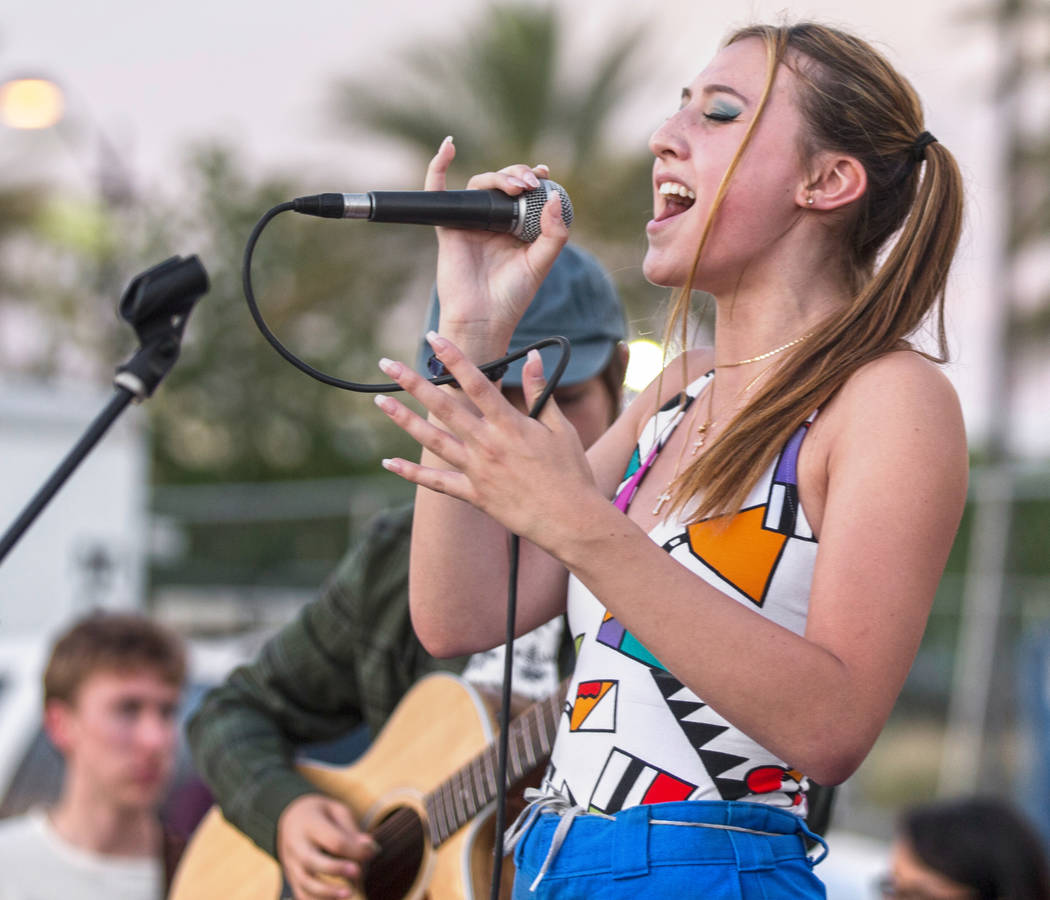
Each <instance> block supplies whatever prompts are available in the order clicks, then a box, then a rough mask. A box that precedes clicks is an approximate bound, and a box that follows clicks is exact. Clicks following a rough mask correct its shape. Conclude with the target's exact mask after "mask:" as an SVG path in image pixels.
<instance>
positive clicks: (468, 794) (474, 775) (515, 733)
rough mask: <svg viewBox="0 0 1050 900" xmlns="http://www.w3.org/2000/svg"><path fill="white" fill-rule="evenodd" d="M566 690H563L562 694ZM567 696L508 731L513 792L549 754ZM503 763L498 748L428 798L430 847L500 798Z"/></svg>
mask: <svg viewBox="0 0 1050 900" xmlns="http://www.w3.org/2000/svg"><path fill="white" fill-rule="evenodd" d="M564 687H565V686H564V685H562V688H564ZM563 693H564V691H563V690H559V691H557V692H556V693H554V694H552V695H551V696H550V697H548V698H547V699H545V700H540V701H538V702H537V703H534V704H532V706H530V707H529V708H528V709H526V710H525V711H524V712H523V713H522V714H521V715H519V716H517V717H516V718H515V719H513V720H512V721H511V723H510V725H509V727H508V729H507V734H508V745H507V784H506V785H505V788H510V787H513V786H514V785H515V784H517V782H518V781H520V780H521V779H522V778H523V777H524V776H525V775H527V774H528V773H529V772H531V771H533V770H534V769H535V768H536V767H537V766H538V765H539V764H540V763H541V762H542V761H543V760H544V759H546V758H547V757H548V756H549V755H550V752H551V747H552V746H553V744H554V735H555V733H556V732H557V730H558V717H559V715H560V712H561V706H562V694H563ZM498 776H499V757H498V749H497V745H496V744H495V743H492V744H490V745H489V746H488V748H487V749H485V750H484V751H482V752H481V753H480V754H479V755H478V756H476V757H474V759H472V760H471V761H470V762H469V763H467V764H466V765H465V766H463V767H462V768H461V769H459V770H458V771H456V772H454V773H453V774H452V776H451V777H450V778H448V779H447V780H446V781H445V782H444V783H443V784H441V785H440V786H439V787H437V788H436V789H435V790H434V791H432V792H431V793H429V794H427V796H426V797H425V798H424V803H425V805H426V811H427V820H428V824H429V829H430V842H431V845H432V846H434V847H437V846H438V845H440V844H441V843H442V842H444V841H445V840H446V839H447V838H448V837H450V836H451V835H452V834H454V833H455V832H456V831H458V830H459V829H460V828H461V827H462V826H463V825H465V824H466V823H467V822H469V821H470V820H471V819H473V818H474V817H475V816H476V815H477V814H478V813H479V812H481V810H482V809H484V808H485V807H486V806H487V805H488V804H489V803H491V802H492V801H493V800H494V799H495V798H496V780H497V778H498Z"/></svg>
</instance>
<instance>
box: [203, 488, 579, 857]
mask: <svg viewBox="0 0 1050 900" xmlns="http://www.w3.org/2000/svg"><path fill="white" fill-rule="evenodd" d="M411 529H412V506H411V504H408V505H405V506H401V507H397V508H396V509H393V510H390V511H389V512H386V513H383V514H381V515H380V516H379V517H378V518H377V519H376V520H374V521H373V522H372V524H371V525H370V526H369V529H368V531H367V533H366V535H365V537H364V539H363V540H362V541H361V542H360V543H359V544H357V545H356V546H355V547H354V548H353V549H352V550H351V551H350V552H349V553H348V554H347V555H346V556H345V557H344V558H343V560H342V561H341V563H340V564H339V566H338V567H337V569H336V570H335V572H334V574H333V575H332V576H331V578H330V579H329V580H328V582H327V583H326V584H325V586H324V588H323V589H322V593H321V596H320V597H318V598H317V599H316V600H314V601H312V602H311V603H309V604H307V605H306V606H305V607H304V608H303V609H302V611H301V612H300V613H299V615H298V616H297V617H296V618H295V619H294V620H293V621H292V622H290V623H289V624H288V625H286V626H285V627H284V628H282V629H281V630H280V631H279V632H278V633H277V634H276V635H275V636H274V637H273V638H271V639H270V640H269V641H268V642H267V643H266V644H265V646H264V647H263V648H262V650H261V651H260V653H259V656H258V658H257V659H256V660H255V661H254V662H252V663H251V664H249V665H245V666H240V667H239V668H237V669H235V670H234V671H233V673H231V675H230V676H229V678H228V679H227V680H226V682H225V683H224V684H222V685H220V686H218V687H216V688H214V689H213V690H211V691H210V692H208V694H206V695H205V697H204V699H203V701H202V702H201V704H200V706H199V707H198V709H197V711H196V712H195V713H194V714H193V716H192V717H191V718H190V721H189V723H188V726H187V733H188V737H189V741H190V747H191V749H192V751H193V757H194V761H195V763H196V766H197V770H198V772H199V773H200V774H201V777H202V778H203V779H204V781H205V782H206V783H207V785H208V787H209V788H210V789H211V792H212V795H213V796H214V797H215V800H216V802H217V803H218V804H219V806H220V807H221V808H222V811H223V814H224V815H225V816H226V818H227V819H228V820H229V821H230V822H231V823H232V824H233V825H235V826H236V827H237V828H239V829H240V830H241V831H243V832H244V833H245V834H246V835H248V837H250V838H251V839H252V840H253V841H254V842H255V843H256V844H258V845H259V846H260V847H261V848H262V849H263V850H265V851H266V852H267V853H269V854H270V855H271V856H274V857H276V855H277V854H276V844H277V820H278V818H279V817H280V815H281V813H282V812H283V811H284V808H285V807H286V806H287V805H288V804H289V803H291V802H292V801H293V800H295V799H296V798H297V797H299V796H302V795H303V794H309V793H315V792H316V791H317V788H316V787H314V786H313V785H312V784H311V783H310V782H309V781H307V780H306V779H305V778H303V777H302V776H301V775H299V774H298V773H297V772H296V771H295V769H294V766H293V764H294V760H295V757H296V750H297V748H298V747H299V746H301V745H303V744H310V743H315V742H318V741H327V740H331V739H333V738H336V737H339V736H340V735H343V734H346V733H347V732H348V731H351V730H352V729H354V728H356V727H357V726H359V725H360V724H362V723H365V724H367V725H368V727H369V729H370V730H371V732H372V733H373V734H376V733H378V732H379V730H380V729H381V728H382V727H383V724H384V723H385V722H386V720H387V718H388V717H389V716H390V713H391V712H393V710H394V707H395V706H397V704H398V702H399V701H400V700H401V698H402V697H403V696H404V695H405V694H406V693H407V692H408V690H409V688H411V687H412V685H413V684H415V682H416V681H418V680H419V679H420V678H421V677H423V676H424V675H427V674H429V673H431V672H436V671H446V672H454V673H457V674H458V673H459V672H461V671H462V670H463V668H464V666H465V665H466V663H467V659H468V657H465V656H463V657H456V658H453V659H434V658H433V657H432V656H430V655H429V654H428V653H427V652H426V651H425V650H424V649H423V646H422V644H420V642H419V640H418V638H416V635H415V632H414V631H413V630H412V623H411V621H410V618H409V612H408V556H409V544H410V537H411ZM572 657H573V654H572V645H571V641H569V640H568V636H567V635H566V639H565V640H564V641H563V645H562V652H561V655H560V658H559V668H560V669H561V671H562V673H563V674H565V673H567V672H568V671H569V669H570V668H571V665H572Z"/></svg>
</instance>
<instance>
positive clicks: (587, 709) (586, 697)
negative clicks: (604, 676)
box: [569, 681, 616, 731]
mask: <svg viewBox="0 0 1050 900" xmlns="http://www.w3.org/2000/svg"><path fill="white" fill-rule="evenodd" d="M615 686H616V682H615V681H584V682H581V683H580V684H579V686H578V687H577V688H576V702H575V703H574V704H573V707H572V715H571V716H570V718H569V730H570V731H577V730H579V728H580V726H581V725H582V724H583V722H584V720H585V719H586V718H587V717H588V716H589V715H590V714H591V712H592V711H593V710H594V707H595V706H597V705H598V703H599V702H600V701H601V699H602V698H603V697H604V696H605V695H606V694H607V693H609V691H610V690H611V689H612V688H614V687H615Z"/></svg>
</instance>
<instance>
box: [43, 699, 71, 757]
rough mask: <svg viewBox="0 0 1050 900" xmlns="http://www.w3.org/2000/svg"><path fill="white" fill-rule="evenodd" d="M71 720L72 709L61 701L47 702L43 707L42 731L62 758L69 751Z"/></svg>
mask: <svg viewBox="0 0 1050 900" xmlns="http://www.w3.org/2000/svg"><path fill="white" fill-rule="evenodd" d="M72 718H73V708H72V707H71V706H70V705H69V704H68V703H66V702H65V701H63V700H49V701H48V702H47V705H46V706H45V707H44V730H45V731H46V732H47V736H48V737H49V738H51V743H52V744H54V745H55V747H56V748H58V750H59V751H60V752H61V753H62V754H63V756H64V755H65V754H66V753H67V752H68V750H69V745H70V735H71V732H72V724H73V723H72Z"/></svg>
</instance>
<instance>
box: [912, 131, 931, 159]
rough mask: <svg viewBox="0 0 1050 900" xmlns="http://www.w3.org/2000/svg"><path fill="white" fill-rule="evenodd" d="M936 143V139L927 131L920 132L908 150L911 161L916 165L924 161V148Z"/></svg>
mask: <svg viewBox="0 0 1050 900" xmlns="http://www.w3.org/2000/svg"><path fill="white" fill-rule="evenodd" d="M936 142H937V138H935V137H934V136H933V135H932V134H930V133H929V132H928V131H924V132H922V134H920V135H919V136H918V137H917V138H915V140H914V141H912V145H911V147H910V148H909V152H910V155H911V161H912V162H913V163H916V164H918V163H921V162H922V161H923V160H924V159H926V148H927V147H928V146H929V145H930V144H935V143H936Z"/></svg>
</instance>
